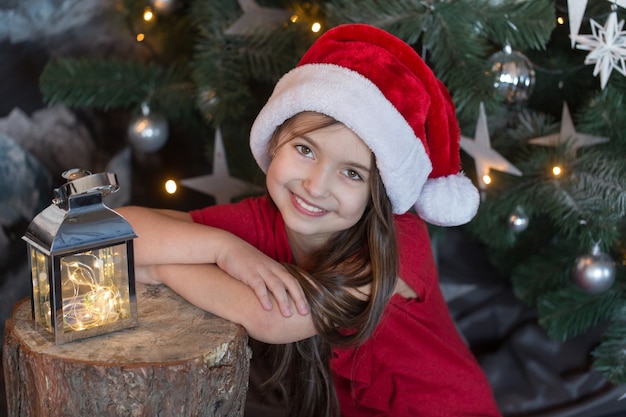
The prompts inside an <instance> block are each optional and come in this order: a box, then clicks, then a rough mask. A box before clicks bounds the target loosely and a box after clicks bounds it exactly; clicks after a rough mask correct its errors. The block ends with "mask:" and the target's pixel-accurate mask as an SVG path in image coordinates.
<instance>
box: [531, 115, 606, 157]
mask: <svg viewBox="0 0 626 417" xmlns="http://www.w3.org/2000/svg"><path fill="white" fill-rule="evenodd" d="M608 141H609V138H606V137H603V136H594V135H589V134H587V133H579V132H576V128H575V127H574V122H573V121H572V116H571V114H570V112H569V108H568V107H567V103H563V113H562V116H561V131H560V132H559V133H553V134H551V135H546V136H541V137H539V138H534V139H530V140H529V141H528V143H530V144H532V145H543V146H558V145H560V144H563V143H566V142H568V143H569V145H570V147H569V152H570V154H571V155H575V154H576V151H577V150H578V148H581V147H583V146H593V145H598V144H600V143H605V142H608Z"/></svg>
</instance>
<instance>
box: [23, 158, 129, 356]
mask: <svg viewBox="0 0 626 417" xmlns="http://www.w3.org/2000/svg"><path fill="white" fill-rule="evenodd" d="M63 178H65V179H66V180H67V183H65V184H64V185H62V186H61V187H59V188H57V189H55V190H54V199H53V200H52V204H51V205H50V206H49V207H47V208H46V209H45V210H43V211H42V212H41V213H39V214H38V215H37V217H35V218H34V219H33V221H32V222H31V224H30V225H29V226H28V229H27V230H26V234H25V235H24V237H23V239H24V240H25V241H26V242H27V243H28V258H29V262H30V269H31V274H32V277H31V278H32V297H31V303H32V313H33V320H34V321H35V325H36V327H38V328H39V327H41V328H45V329H47V330H48V331H49V332H50V333H52V334H53V335H54V340H55V343H56V344H62V343H65V342H69V341H73V340H78V339H84V338H87V337H91V336H95V335H100V334H104V333H108V332H112V331H115V330H120V329H124V328H128V327H133V326H136V325H137V300H136V295H135V270H134V259H133V239H134V238H135V237H137V236H136V235H135V232H134V231H133V229H132V227H131V226H130V224H129V223H128V222H127V221H126V220H125V219H124V218H123V217H122V216H120V215H119V214H117V213H116V212H115V211H113V210H111V209H110V208H108V207H107V206H105V205H104V203H103V200H102V199H103V197H104V196H106V195H108V194H110V193H113V192H115V191H117V190H118V188H119V187H118V184H117V177H116V176H115V174H112V173H99V174H91V173H90V172H89V171H84V170H79V169H73V170H70V171H66V172H64V173H63Z"/></svg>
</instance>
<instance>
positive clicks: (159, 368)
mask: <svg viewBox="0 0 626 417" xmlns="http://www.w3.org/2000/svg"><path fill="white" fill-rule="evenodd" d="M137 307H138V312H139V325H138V326H137V327H135V328H132V329H125V330H120V331H117V332H113V333H109V334H106V335H102V336H96V337H92V338H89V339H83V340H78V341H75V342H70V343H66V344H63V345H58V346H57V345H55V344H54V341H53V338H52V335H51V334H50V333H48V332H47V330H45V329H44V330H42V329H36V328H35V323H34V321H33V320H32V318H31V310H30V300H29V299H24V300H22V301H20V302H19V303H17V304H16V305H15V307H14V309H13V312H12V314H11V317H10V318H9V319H8V320H7V323H6V328H5V335H4V344H3V354H2V356H3V368H4V374H5V382H6V393H7V406H8V416H9V417H31V416H33V417H35V416H37V417H57V416H59V417H60V416H63V417H65V416H68V417H69V416H77V417H83V416H88V415H91V416H123V417H129V416H132V417H136V416H149V417H155V416H163V417H166V416H167V417H172V416H194V417H195V416H207V417H214V416H215V417H218V416H219V417H225V416H229V417H231V416H232V417H236V416H243V411H244V405H245V398H246V390H247V386H248V377H249V364H250V350H249V348H248V344H247V341H248V336H247V334H246V332H245V330H244V329H243V328H242V327H241V326H239V325H236V324H234V323H231V322H229V321H226V320H224V319H221V318H219V317H216V316H214V315H211V314H209V313H207V312H205V311H202V310H200V309H198V308H196V307H194V306H192V305H191V304H189V303H188V302H186V301H185V300H183V299H182V298H181V297H179V296H178V295H177V294H175V293H173V292H172V291H171V290H169V289H168V288H167V287H164V286H144V285H141V284H138V285H137Z"/></svg>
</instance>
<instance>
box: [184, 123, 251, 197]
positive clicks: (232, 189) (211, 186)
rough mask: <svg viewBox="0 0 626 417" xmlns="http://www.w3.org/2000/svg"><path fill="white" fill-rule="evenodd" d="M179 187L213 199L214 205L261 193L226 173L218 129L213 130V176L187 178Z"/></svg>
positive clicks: (222, 146) (221, 141) (220, 132)
mask: <svg viewBox="0 0 626 417" xmlns="http://www.w3.org/2000/svg"><path fill="white" fill-rule="evenodd" d="M180 184H181V185H183V186H185V187H187V188H191V189H192V190H196V191H199V192H201V193H204V194H208V195H212V196H213V197H215V203H216V204H227V203H231V202H232V200H233V198H234V197H239V196H242V195H244V194H254V193H259V192H261V191H262V189H261V188H260V187H257V186H255V185H254V184H252V183H249V182H246V181H242V180H240V179H238V178H235V177H231V176H230V173H229V172H228V164H227V161H226V153H225V152H224V141H223V140H222V131H221V129H220V128H219V127H218V128H217V129H216V130H215V146H214V147H213V174H211V175H203V176H200V177H194V178H187V179H184V180H182V181H181V182H180Z"/></svg>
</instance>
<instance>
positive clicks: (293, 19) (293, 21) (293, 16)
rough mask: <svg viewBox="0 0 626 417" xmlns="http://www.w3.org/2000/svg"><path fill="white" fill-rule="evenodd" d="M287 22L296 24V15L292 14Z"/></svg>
mask: <svg viewBox="0 0 626 417" xmlns="http://www.w3.org/2000/svg"><path fill="white" fill-rule="evenodd" d="M289 20H290V21H291V23H296V22H297V21H298V15H297V14H294V15H292V16H291V18H289Z"/></svg>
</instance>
